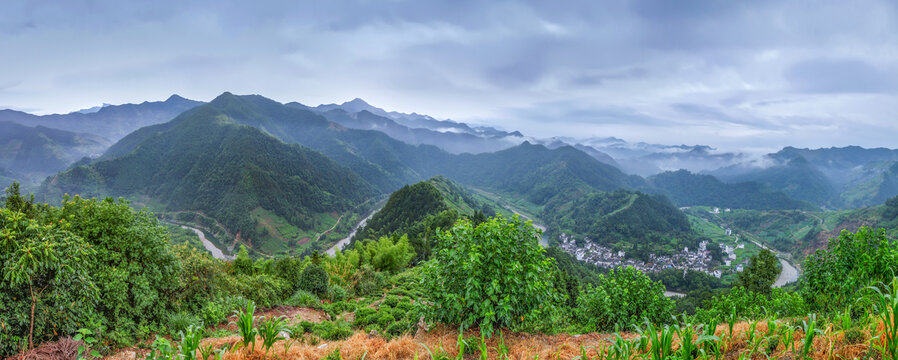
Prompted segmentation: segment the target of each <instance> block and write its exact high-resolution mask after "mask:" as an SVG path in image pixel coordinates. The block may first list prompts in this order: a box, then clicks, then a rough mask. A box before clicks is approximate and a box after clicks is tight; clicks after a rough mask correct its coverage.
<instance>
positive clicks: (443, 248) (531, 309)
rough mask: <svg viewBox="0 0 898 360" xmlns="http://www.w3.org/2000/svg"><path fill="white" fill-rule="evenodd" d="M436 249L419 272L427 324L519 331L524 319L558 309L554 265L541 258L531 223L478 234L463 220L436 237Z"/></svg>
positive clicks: (515, 222) (499, 223) (489, 227)
mask: <svg viewBox="0 0 898 360" xmlns="http://www.w3.org/2000/svg"><path fill="white" fill-rule="evenodd" d="M436 241H437V247H436V249H437V250H436V252H435V253H434V255H433V257H432V259H431V260H430V261H428V262H427V263H426V264H425V265H424V269H423V270H422V287H421V290H422V293H424V294H425V299H422V300H426V302H423V301H422V304H428V305H427V306H425V307H424V308H423V309H422V311H423V313H424V315H425V316H426V317H427V319H428V320H432V321H438V322H442V323H445V324H453V325H460V326H461V327H462V328H472V327H479V328H480V331H481V332H482V333H483V334H484V335H486V336H491V335H492V332H493V329H495V328H497V327H506V326H512V325H515V326H520V325H521V324H522V323H523V321H522V320H524V319H527V320H528V321H539V317H540V314H543V313H546V312H549V311H551V308H554V307H555V306H557V304H558V303H559V302H560V300H561V298H562V297H561V296H560V295H559V294H558V293H557V292H556V291H555V287H554V286H553V284H552V280H553V279H554V277H555V276H554V271H557V270H556V268H555V265H554V263H553V260H552V259H549V258H547V257H545V256H544V253H545V250H544V249H543V247H542V246H541V245H539V236H538V234H537V231H536V229H534V228H533V226H531V225H530V223H529V222H528V223H523V222H521V220H520V218H519V217H517V216H515V217H513V218H512V220H510V221H507V220H506V219H504V218H502V217H501V216H497V217H495V218H492V219H490V220H489V221H487V222H485V223H482V224H480V225H479V226H477V227H476V228H474V227H473V225H472V223H471V222H470V221H468V220H461V221H459V222H458V223H456V224H455V226H453V227H452V229H451V230H449V231H441V232H438V233H437V236H436Z"/></svg>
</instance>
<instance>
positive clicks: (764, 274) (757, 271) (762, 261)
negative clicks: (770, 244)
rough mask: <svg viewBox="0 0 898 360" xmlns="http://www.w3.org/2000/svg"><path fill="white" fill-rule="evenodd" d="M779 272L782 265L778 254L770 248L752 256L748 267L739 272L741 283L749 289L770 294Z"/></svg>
mask: <svg viewBox="0 0 898 360" xmlns="http://www.w3.org/2000/svg"><path fill="white" fill-rule="evenodd" d="M779 273H780V266H779V261H777V259H776V255H773V252H771V251H770V250H767V249H763V250H761V252H760V253H758V254H757V255H755V256H752V257H751V258H750V259H749V264H748V267H746V268H745V269H744V270H743V271H742V272H741V273H739V285H740V286H742V287H743V288H745V289H746V290H748V291H753V292H756V293H761V294H764V295H769V294H770V289H771V286H773V283H774V282H776V277H777V276H779Z"/></svg>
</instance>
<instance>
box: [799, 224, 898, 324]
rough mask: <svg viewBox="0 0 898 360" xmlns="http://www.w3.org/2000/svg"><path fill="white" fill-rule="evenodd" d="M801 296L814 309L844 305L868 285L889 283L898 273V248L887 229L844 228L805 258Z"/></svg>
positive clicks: (834, 307) (836, 307)
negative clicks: (849, 230) (837, 235)
mask: <svg viewBox="0 0 898 360" xmlns="http://www.w3.org/2000/svg"><path fill="white" fill-rule="evenodd" d="M803 270H804V276H803V278H802V279H803V280H802V284H801V295H802V297H804V299H805V301H806V302H807V303H808V305H809V306H811V308H812V309H816V310H822V311H827V312H828V311H831V310H835V309H842V308H845V307H846V306H847V305H849V304H850V303H852V302H853V301H855V300H856V299H857V298H859V297H860V296H861V295H863V292H864V291H862V290H865V289H866V288H867V287H868V286H875V285H879V284H880V283H889V282H890V281H891V279H892V276H893V275H894V274H896V273H898V249H896V247H895V244H894V243H893V242H892V241H890V240H889V239H888V238H887V237H886V234H885V231H884V230H882V229H880V230H872V229H870V228H868V227H861V228H860V229H858V231H857V232H856V233H854V234H852V233H850V232H848V231H847V230H842V233H841V234H839V237H837V238H835V239H830V241H829V244H827V246H826V249H821V250H817V251H816V252H815V253H814V254H813V255H811V256H808V258H807V259H806V260H805V261H804V266H803Z"/></svg>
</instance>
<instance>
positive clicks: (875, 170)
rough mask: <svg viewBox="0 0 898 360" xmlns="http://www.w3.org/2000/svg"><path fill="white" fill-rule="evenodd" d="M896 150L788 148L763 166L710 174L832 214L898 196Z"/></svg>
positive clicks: (897, 154) (857, 147) (771, 155)
mask: <svg viewBox="0 0 898 360" xmlns="http://www.w3.org/2000/svg"><path fill="white" fill-rule="evenodd" d="M896 161H898V150H893V149H885V148H875V149H865V148H862V147H859V146H848V147H843V148H837V147H832V148H821V149H798V148H794V147H785V148H783V149H782V150H780V151H778V152H776V153H772V154H768V155H767V156H765V158H764V159H763V160H762V161H761V162H760V163H761V164H764V166H759V164H752V163H746V164H739V165H733V166H729V167H725V168H721V169H717V170H714V171H711V172H710V174H712V175H715V176H716V177H718V178H719V179H721V180H723V181H726V182H741V181H758V182H761V183H763V184H765V185H767V186H769V187H771V188H772V189H775V190H782V191H783V192H784V193H786V194H787V195H789V196H790V197H792V198H794V199H799V200H807V201H810V202H812V203H813V204H815V205H818V206H824V207H827V208H831V209H844V208H858V207H864V206H872V205H878V204H882V202H883V201H885V199H888V198H889V197H891V196H895V195H898V186H895V185H894V184H895V183H898V177H896V172H893V171H891V166H892V164H894V163H895V162H896Z"/></svg>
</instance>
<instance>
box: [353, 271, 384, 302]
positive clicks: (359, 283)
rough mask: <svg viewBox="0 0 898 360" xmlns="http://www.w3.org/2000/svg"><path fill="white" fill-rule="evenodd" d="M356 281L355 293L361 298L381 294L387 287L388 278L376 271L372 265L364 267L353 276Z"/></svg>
mask: <svg viewBox="0 0 898 360" xmlns="http://www.w3.org/2000/svg"><path fill="white" fill-rule="evenodd" d="M353 279H354V280H355V283H356V286H355V293H356V295H360V296H368V295H372V294H376V293H379V292H380V290H381V289H383V288H384V286H386V284H387V281H386V277H385V276H384V275H383V273H381V272H377V271H374V268H373V267H371V266H370V265H363V266H362V267H361V268H360V269H359V271H358V272H357V273H356V274H355V275H354V276H353Z"/></svg>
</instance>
